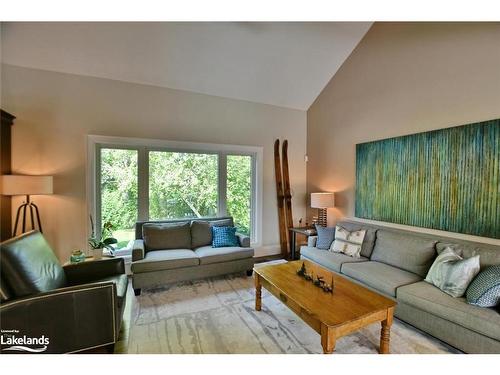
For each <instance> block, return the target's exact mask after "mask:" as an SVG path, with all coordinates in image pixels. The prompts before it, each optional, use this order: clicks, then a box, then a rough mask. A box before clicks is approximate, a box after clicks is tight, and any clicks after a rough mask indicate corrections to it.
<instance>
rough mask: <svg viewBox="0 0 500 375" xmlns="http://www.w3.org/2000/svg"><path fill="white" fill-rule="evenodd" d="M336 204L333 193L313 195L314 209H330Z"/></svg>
mask: <svg viewBox="0 0 500 375" xmlns="http://www.w3.org/2000/svg"><path fill="white" fill-rule="evenodd" d="M334 204H335V199H334V194H333V193H311V207H312V208H329V207H333V206H334Z"/></svg>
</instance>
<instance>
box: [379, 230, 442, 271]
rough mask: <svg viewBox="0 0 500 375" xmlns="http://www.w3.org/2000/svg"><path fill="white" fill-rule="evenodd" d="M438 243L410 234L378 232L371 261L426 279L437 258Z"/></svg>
mask: <svg viewBox="0 0 500 375" xmlns="http://www.w3.org/2000/svg"><path fill="white" fill-rule="evenodd" d="M436 242H437V241H434V240H432V239H428V238H423V237H418V236H413V235H411V234H410V233H404V234H403V233H396V232H390V231H386V230H382V229H381V230H379V231H377V240H376V242H375V247H374V248H373V253H372V256H371V258H370V259H371V260H374V261H376V262H381V263H386V264H389V265H391V266H395V267H398V268H401V269H403V270H406V271H409V272H413V273H415V274H417V275H420V276H422V277H425V276H426V275H427V271H429V268H430V267H431V265H432V262H433V261H434V258H436V255H437V254H436V249H435V245H436Z"/></svg>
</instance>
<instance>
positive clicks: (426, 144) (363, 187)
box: [355, 119, 500, 238]
mask: <svg viewBox="0 0 500 375" xmlns="http://www.w3.org/2000/svg"><path fill="white" fill-rule="evenodd" d="M355 215H356V217H359V218H366V219H372V220H380V221H386V222H392V223H398V224H406V225H412V226H418V227H424V228H432V229H440V230H445V231H450V232H458V233H465V234H472V235H477V236H483V237H491V238H500V119H497V120H491V121H484V122H479V123H475V124H469V125H463V126H457V127H452V128H447V129H440V130H435V131H430V132H425V133H419V134H413V135H407V136H402V137H397V138H390V139H384V140H380V141H374V142H368V143H361V144H357V145H356V203H355Z"/></svg>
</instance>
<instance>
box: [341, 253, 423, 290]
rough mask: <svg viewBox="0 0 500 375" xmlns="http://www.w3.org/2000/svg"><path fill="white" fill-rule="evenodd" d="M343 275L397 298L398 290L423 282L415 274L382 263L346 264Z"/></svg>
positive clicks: (342, 269) (343, 267)
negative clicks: (404, 286)
mask: <svg viewBox="0 0 500 375" xmlns="http://www.w3.org/2000/svg"><path fill="white" fill-rule="evenodd" d="M341 271H342V273H343V274H345V275H347V276H349V277H352V278H353V279H355V280H358V281H361V282H362V283H365V284H366V285H368V286H370V287H372V288H373V289H375V290H378V291H380V292H382V293H385V294H387V295H388V296H392V297H395V296H396V289H397V288H399V287H400V286H403V285H408V284H411V283H415V282H417V281H420V280H422V278H421V277H420V276H418V275H415V274H414V273H411V272H408V271H404V270H402V269H399V268H396V267H393V266H390V265H388V264H385V263H380V262H374V261H369V262H361V263H344V264H343V265H342V268H341Z"/></svg>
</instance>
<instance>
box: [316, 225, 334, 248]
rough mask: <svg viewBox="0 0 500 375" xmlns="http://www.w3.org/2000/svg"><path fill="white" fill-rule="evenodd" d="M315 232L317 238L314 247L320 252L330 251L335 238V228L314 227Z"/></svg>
mask: <svg viewBox="0 0 500 375" xmlns="http://www.w3.org/2000/svg"><path fill="white" fill-rule="evenodd" d="M316 232H317V236H318V239H317V240H316V247H317V248H318V249H321V250H328V249H330V245H331V244H332V242H333V240H334V238H335V227H320V226H319V225H316Z"/></svg>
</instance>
